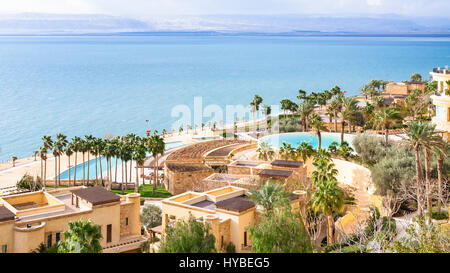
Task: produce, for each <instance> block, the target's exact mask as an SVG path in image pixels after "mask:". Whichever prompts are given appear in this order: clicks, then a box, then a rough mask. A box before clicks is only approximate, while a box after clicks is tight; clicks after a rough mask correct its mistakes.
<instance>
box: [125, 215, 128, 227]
mask: <svg viewBox="0 0 450 273" xmlns="http://www.w3.org/2000/svg"><path fill="white" fill-rule="evenodd" d="M125 225H126V226H128V217H127V218H125Z"/></svg>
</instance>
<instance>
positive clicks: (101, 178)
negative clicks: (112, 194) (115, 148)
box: [99, 155, 103, 183]
mask: <svg viewBox="0 0 450 273" xmlns="http://www.w3.org/2000/svg"><path fill="white" fill-rule="evenodd" d="M99 161H100V183H103V168H102V156H101V155H100V160H99Z"/></svg>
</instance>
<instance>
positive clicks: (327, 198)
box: [312, 180, 344, 244]
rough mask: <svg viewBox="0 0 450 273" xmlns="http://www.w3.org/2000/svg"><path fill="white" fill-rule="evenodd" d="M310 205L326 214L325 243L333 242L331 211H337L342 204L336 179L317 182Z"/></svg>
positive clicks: (342, 200) (342, 196)
mask: <svg viewBox="0 0 450 273" xmlns="http://www.w3.org/2000/svg"><path fill="white" fill-rule="evenodd" d="M312 200H313V203H312V207H313V208H314V210H315V211H320V212H322V213H323V214H325V215H326V216H327V224H328V228H327V243H328V244H332V243H333V242H334V235H333V226H334V220H333V212H336V211H339V210H340V209H341V208H342V206H343V205H344V193H343V192H342V190H341V189H339V188H338V186H337V181H333V180H325V181H322V182H321V183H319V185H318V186H317V191H316V192H315V193H314V194H313V197H312Z"/></svg>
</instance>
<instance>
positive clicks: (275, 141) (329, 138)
mask: <svg viewBox="0 0 450 273" xmlns="http://www.w3.org/2000/svg"><path fill="white" fill-rule="evenodd" d="M321 137H322V143H321V147H322V148H328V146H330V144H331V143H332V142H333V141H336V142H337V143H341V137H340V134H330V133H322V134H321ZM344 140H345V141H347V142H348V143H349V144H350V146H352V136H351V135H344ZM258 142H259V143H261V142H267V143H268V144H269V145H270V146H272V147H273V148H277V149H278V148H280V147H281V146H282V145H283V142H286V143H287V144H291V145H292V147H293V148H297V146H298V145H300V143H302V142H307V143H308V144H310V145H312V146H313V147H314V148H315V149H317V147H318V145H319V138H318V137H317V134H315V133H285V134H275V135H269V136H265V137H262V138H260V139H259V141H258Z"/></svg>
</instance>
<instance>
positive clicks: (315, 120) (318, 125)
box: [309, 113, 325, 149]
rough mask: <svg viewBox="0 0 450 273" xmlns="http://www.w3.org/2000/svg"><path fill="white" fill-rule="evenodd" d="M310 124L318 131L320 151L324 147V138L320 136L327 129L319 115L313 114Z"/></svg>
mask: <svg viewBox="0 0 450 273" xmlns="http://www.w3.org/2000/svg"><path fill="white" fill-rule="evenodd" d="M309 124H310V125H311V127H312V128H314V129H315V130H316V133H317V138H318V141H319V149H320V147H321V146H322V136H321V134H320V131H321V130H324V129H325V127H324V126H323V125H322V118H321V117H320V116H319V115H318V114H316V113H313V114H312V115H311V118H310V119H309Z"/></svg>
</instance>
